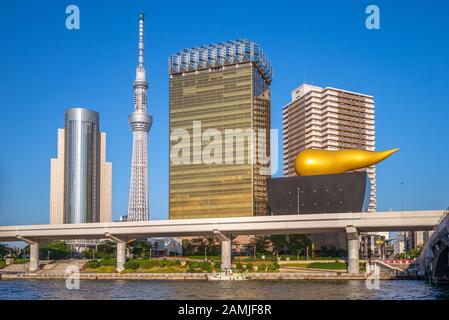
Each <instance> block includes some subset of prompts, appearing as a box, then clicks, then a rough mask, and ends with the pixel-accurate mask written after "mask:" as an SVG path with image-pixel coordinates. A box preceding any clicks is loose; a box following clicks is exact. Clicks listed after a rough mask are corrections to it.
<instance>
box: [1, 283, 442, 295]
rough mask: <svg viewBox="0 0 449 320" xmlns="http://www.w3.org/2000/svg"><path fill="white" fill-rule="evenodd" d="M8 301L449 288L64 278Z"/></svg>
mask: <svg viewBox="0 0 449 320" xmlns="http://www.w3.org/2000/svg"><path fill="white" fill-rule="evenodd" d="M6 299H31V300H38V299H149V300H158V299H164V300H165V299H199V300H205V299H226V300H227V299H254V300H258V299H300V300H301V299H332V300H335V299H363V300H380V299H431V300H439V299H449V287H435V286H431V285H428V284H426V283H425V282H423V281H411V280H396V281H381V282H380V287H379V289H372V290H370V289H367V287H366V285H365V281H357V280H348V281H343V280H339V281H328V280H326V281H227V282H226V281H224V282H220V281H213V282H208V281H137V280H105V281H102V280H82V281H81V283H80V289H79V290H68V289H66V287H65V281H64V280H2V281H0V300H6Z"/></svg>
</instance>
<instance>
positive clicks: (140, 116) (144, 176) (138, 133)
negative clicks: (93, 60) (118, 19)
mask: <svg viewBox="0 0 449 320" xmlns="http://www.w3.org/2000/svg"><path fill="white" fill-rule="evenodd" d="M143 21H144V15H143V14H140V15H139V50H138V51H139V55H138V64H137V68H136V79H135V80H134V112H133V113H131V114H130V115H129V117H128V121H129V124H130V125H131V129H132V131H133V149H132V162H131V182H130V187H129V204H128V221H142V220H148V210H149V209H148V132H149V131H150V128H151V124H152V123H153V117H152V116H151V115H150V114H149V113H148V112H147V91H148V82H147V80H146V73H145V65H144V63H143Z"/></svg>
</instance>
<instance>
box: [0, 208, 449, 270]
mask: <svg viewBox="0 0 449 320" xmlns="http://www.w3.org/2000/svg"><path fill="white" fill-rule="evenodd" d="M443 214H444V211H443V210H435V211H400V212H376V213H366V212H358V213H328V214H304V215H279V216H276V215H275V216H261V217H240V218H208V219H186V220H150V221H136V222H110V223H85V224H61V225H27V226H3V227H0V242H6V241H25V242H27V243H28V244H30V270H37V269H38V268H39V243H42V242H46V241H49V240H72V239H104V238H109V239H111V240H113V241H115V242H116V243H117V270H118V271H122V270H123V268H124V263H125V259H126V257H125V255H126V243H127V242H128V241H130V240H132V239H135V238H140V237H159V236H165V237H180V236H211V235H215V236H217V237H218V238H219V239H220V240H221V243H222V267H223V268H225V269H228V268H230V266H231V235H240V234H244V235H245V234H250V235H254V234H316V233H346V235H347V239H348V265H349V267H348V271H349V272H351V273H358V272H359V271H358V261H359V257H358V250H359V241H358V235H359V233H360V232H380V231H403V230H419V231H424V230H432V229H433V228H434V227H435V226H436V225H437V224H438V222H439V221H440V219H441V217H442V216H443Z"/></svg>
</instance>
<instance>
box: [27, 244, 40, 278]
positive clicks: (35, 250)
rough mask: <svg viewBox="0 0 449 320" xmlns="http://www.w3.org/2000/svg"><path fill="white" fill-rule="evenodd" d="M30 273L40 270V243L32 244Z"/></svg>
mask: <svg viewBox="0 0 449 320" xmlns="http://www.w3.org/2000/svg"><path fill="white" fill-rule="evenodd" d="M29 245H30V267H29V271H30V272H36V271H37V270H39V243H38V242H33V243H30V244H29Z"/></svg>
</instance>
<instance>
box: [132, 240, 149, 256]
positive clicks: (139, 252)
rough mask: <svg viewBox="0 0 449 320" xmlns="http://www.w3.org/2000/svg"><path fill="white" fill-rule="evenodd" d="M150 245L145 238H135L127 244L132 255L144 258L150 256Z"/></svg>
mask: <svg viewBox="0 0 449 320" xmlns="http://www.w3.org/2000/svg"><path fill="white" fill-rule="evenodd" d="M150 249H151V246H150V244H149V243H148V241H146V240H136V241H134V242H132V243H131V244H130V245H129V250H130V252H131V253H132V254H133V255H134V257H139V258H146V257H149V256H150Z"/></svg>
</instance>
